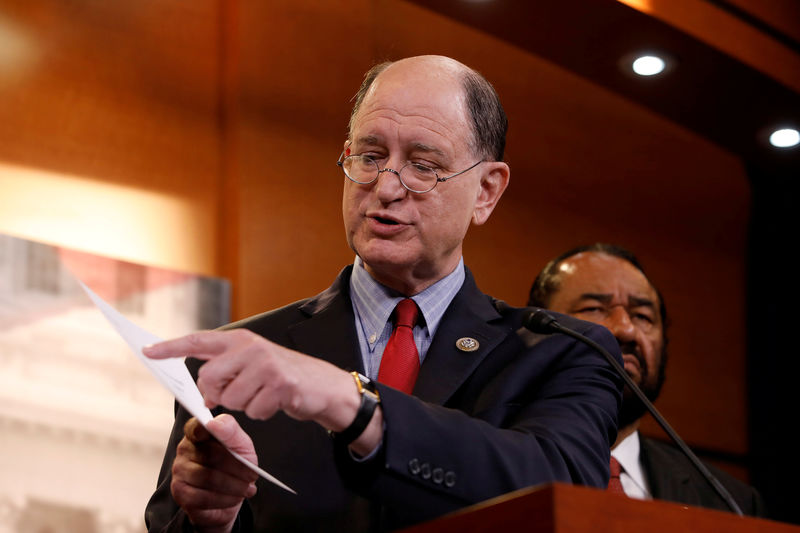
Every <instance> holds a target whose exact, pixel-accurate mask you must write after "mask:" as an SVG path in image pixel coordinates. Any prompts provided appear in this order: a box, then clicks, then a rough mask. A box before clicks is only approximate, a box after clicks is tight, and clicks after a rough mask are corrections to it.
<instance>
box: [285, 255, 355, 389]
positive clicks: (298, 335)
mask: <svg viewBox="0 0 800 533" xmlns="http://www.w3.org/2000/svg"><path fill="white" fill-rule="evenodd" d="M351 269H352V266H348V267H346V268H345V269H344V270H342V272H341V273H340V274H339V277H338V278H336V281H335V282H334V283H333V285H331V287H330V288H328V289H327V290H326V291H324V292H322V293H321V294H319V295H317V296H315V297H314V298H312V299H311V300H309V301H308V302H306V303H305V304H303V305H302V306H301V307H300V310H301V311H302V312H303V313H306V314H307V315H308V319H307V320H303V321H301V322H298V323H296V324H293V325H291V326H290V327H289V337H290V338H291V339H292V341H293V342H294V344H295V346H296V349H297V350H298V351H300V352H302V353H305V354H308V355H313V356H315V357H319V358H320V359H325V360H326V361H329V362H331V363H333V364H334V365H336V366H338V367H339V368H343V369H345V370H357V371H359V372H362V373H363V372H364V368H363V366H364V365H363V363H362V361H361V356H360V349H359V345H358V337H357V335H356V330H355V316H354V315H353V306H352V304H351V303H350V297H349V292H350V285H349V282H350V272H351Z"/></svg>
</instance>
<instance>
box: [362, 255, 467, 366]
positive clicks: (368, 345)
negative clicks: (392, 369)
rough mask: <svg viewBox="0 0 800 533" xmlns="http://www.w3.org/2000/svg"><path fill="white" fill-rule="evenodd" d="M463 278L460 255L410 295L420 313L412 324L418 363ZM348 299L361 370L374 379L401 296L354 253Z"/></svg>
mask: <svg viewBox="0 0 800 533" xmlns="http://www.w3.org/2000/svg"><path fill="white" fill-rule="evenodd" d="M464 278H465V274H464V258H463V257H462V258H461V259H460V260H459V262H458V266H456V268H455V269H454V270H453V272H451V273H450V274H448V275H447V276H445V277H444V278H442V279H440V280H439V281H437V282H436V283H434V284H433V285H431V286H430V287H428V288H427V289H425V290H424V291H422V292H420V293H419V294H415V295H414V296H412V297H411V298H412V299H413V300H414V301H415V302H416V304H417V306H418V307H419V309H420V314H421V316H420V318H419V319H417V325H416V326H414V342H415V343H416V345H417V351H418V352H419V362H420V365H421V364H422V362H423V361H424V360H425V355H426V354H427V353H428V347H430V345H431V340H432V339H433V336H434V335H435V334H436V328H437V327H438V326H439V322H440V321H441V320H442V315H444V312H445V309H447V306H448V305H450V302H451V301H452V300H453V297H454V296H455V295H456V293H457V292H458V291H459V289H461V285H463V283H464ZM350 298H351V300H352V302H353V311H354V313H355V317H356V331H357V332H358V342H359V345H360V347H361V360H362V361H363V363H364V371H365V372H366V375H367V376H368V377H369V378H370V379H377V377H378V369H379V368H380V366H381V356H383V350H384V348H386V344H387V343H388V342H389V337H391V335H392V323H391V321H390V320H389V319H390V317H391V314H392V311H394V308H395V306H397V303H398V302H399V301H400V300H402V299H404V298H405V296H403V295H402V294H399V293H398V292H397V291H395V290H393V289H390V288H388V287H385V286H383V285H381V284H380V283H378V282H377V281H375V279H374V278H373V277H372V276H370V275H369V273H368V272H367V271H366V269H365V268H364V262H363V261H362V260H361V258H360V257H358V256H356V260H355V263H354V265H353V274H352V276H350ZM421 319H422V320H421Z"/></svg>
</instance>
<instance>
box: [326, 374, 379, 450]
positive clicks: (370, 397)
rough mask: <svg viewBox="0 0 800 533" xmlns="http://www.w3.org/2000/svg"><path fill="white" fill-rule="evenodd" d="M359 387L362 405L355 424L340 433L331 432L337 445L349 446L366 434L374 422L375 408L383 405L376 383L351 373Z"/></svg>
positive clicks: (359, 407)
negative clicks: (370, 424) (365, 431)
mask: <svg viewBox="0 0 800 533" xmlns="http://www.w3.org/2000/svg"><path fill="white" fill-rule="evenodd" d="M350 374H352V375H353V379H354V380H355V382H356V387H358V393H359V394H360V395H361V405H359V406H358V412H356V417H355V419H353V422H352V423H351V424H350V425H349V426H347V427H346V428H345V429H343V430H342V431H340V432H339V433H336V432H333V431H330V432H329V433H330V435H331V437H332V438H333V439H334V441H336V443H337V444H342V445H345V446H347V445H349V444H350V443H351V442H353V441H354V440H356V439H357V438H358V437H360V436H361V434H362V433H364V430H365V429H367V426H368V425H369V421H370V420H372V415H373V413H375V408H376V407H378V404H379V403H381V397H380V395H379V394H378V390H377V389H376V388H375V383H373V381H372V380H371V379H369V378H368V377H366V376H362V375H361V374H359V373H358V372H350Z"/></svg>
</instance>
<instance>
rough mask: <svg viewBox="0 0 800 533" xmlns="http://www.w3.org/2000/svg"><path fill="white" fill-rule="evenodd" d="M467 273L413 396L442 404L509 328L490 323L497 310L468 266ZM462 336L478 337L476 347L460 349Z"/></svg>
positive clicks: (445, 318) (506, 333)
mask: <svg viewBox="0 0 800 533" xmlns="http://www.w3.org/2000/svg"><path fill="white" fill-rule="evenodd" d="M466 274H467V276H466V279H465V280H464V285H463V286H462V287H461V290H460V291H459V292H458V293H457V294H456V296H455V298H453V301H452V302H451V303H450V306H449V307H448V308H447V311H446V312H445V314H444V316H443V317H442V321H441V322H440V323H439V328H438V330H437V331H436V335H435V338H434V340H433V343H432V344H431V346H430V348H429V349H428V353H427V355H426V356H425V361H424V362H423V364H422V367H421V368H420V372H419V377H418V378H417V383H416V385H415V386H414V396H417V397H418V398H420V399H421V400H424V401H427V402H431V403H436V404H444V403H445V402H446V401H447V400H448V399H449V398H450V397H451V396H452V395H453V394H454V393H455V392H456V391H457V390H458V388H459V387H460V386H461V385H462V384H463V383H464V381H466V379H467V378H468V377H469V376H470V375H471V374H472V372H473V371H474V370H475V368H476V367H477V366H478V365H479V364H480V362H481V361H483V359H484V358H485V357H486V356H487V355H488V354H489V353H490V352H491V351H492V350H493V349H494V348H495V347H496V346H497V345H498V344H499V343H500V341H502V340H503V339H504V338H505V337H506V336H507V335H508V328H506V327H503V326H498V325H493V324H491V323H490V321H493V320H496V319H498V318H500V314H499V313H498V312H497V310H496V309H495V308H494V306H492V304H491V302H490V299H489V298H488V297H487V296H486V295H485V294H483V293H481V292H480V291H479V290H478V287H477V286H476V285H475V280H474V279H473V277H472V274H471V273H470V271H469V270H467V272H466ZM464 337H469V338H472V339H475V340H476V341H478V344H479V347H478V349H477V350H475V351H473V352H467V351H462V350H459V349H458V348H457V346H456V342H457V341H458V340H459V339H461V338H464Z"/></svg>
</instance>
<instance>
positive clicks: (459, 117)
mask: <svg viewBox="0 0 800 533" xmlns="http://www.w3.org/2000/svg"><path fill="white" fill-rule="evenodd" d="M506 129H507V122H506V117H505V113H504V111H503V109H502V106H501V105H500V102H499V99H498V97H497V95H496V93H495V91H494V89H493V88H492V86H491V85H490V84H489V82H487V81H486V80H485V79H484V78H483V77H482V76H481V75H479V74H478V73H477V72H475V71H474V70H472V69H470V68H468V67H466V66H465V65H463V64H461V63H459V62H457V61H455V60H452V59H450V58H446V57H440V56H422V57H413V58H408V59H404V60H400V61H397V62H394V63H385V64H381V65H378V66H377V67H374V68H373V69H372V70H370V71H369V72H368V73H367V74H366V76H365V79H364V82H363V84H362V86H361V88H360V90H359V91H358V94H357V95H356V98H355V105H354V107H353V110H352V114H351V119H350V127H349V134H348V138H347V139H346V141H345V142H344V145H343V151H342V153H341V155H340V157H339V161H338V165H339V166H340V167H341V170H343V171H344V176H343V179H344V193H343V200H342V213H343V217H344V226H345V233H346V236H347V241H348V244H349V245H350V247H351V248H352V249H353V251H354V252H355V254H356V259H355V261H354V264H353V265H352V266H348V267H347V268H345V269H344V270H343V271H342V272H341V273H340V274H339V276H338V277H337V279H336V280H335V281H334V283H333V285H332V286H331V287H330V288H328V289H327V290H326V291H324V292H323V293H321V294H319V295H317V296H314V297H312V298H308V299H305V300H301V301H299V302H296V303H293V304H291V305H288V306H286V307H284V308H281V309H277V310H274V311H271V312H267V313H264V314H262V315H258V316H255V317H251V318H249V319H246V320H243V321H241V322H239V323H236V324H232V325H230V326H229V327H227V328H225V330H224V331H211V332H200V333H195V334H192V335H189V336H187V337H183V338H180V339H175V340H171V341H167V342H164V343H161V344H157V345H155V346H153V347H151V348H149V349H147V350H146V352H145V353H146V355H147V356H149V357H153V358H164V357H180V356H189V359H188V360H187V364H188V365H189V368H190V370H191V371H192V372H193V373H196V375H197V384H198V388H199V389H200V391H201V392H202V394H203V396H204V398H205V400H206V403H207V404H208V405H209V406H210V407H217V411H216V412H217V413H220V414H219V415H218V416H217V417H216V418H215V419H214V420H213V421H212V422H211V423H209V428H210V429H211V430H212V431H213V433H214V435H215V436H216V437H217V438H218V439H220V440H221V441H222V442H224V443H225V444H226V445H227V446H229V447H230V448H231V449H233V450H235V451H237V452H238V453H240V454H241V455H243V456H245V457H247V458H249V459H251V460H253V461H257V462H258V463H259V464H260V466H262V467H263V468H264V469H266V470H268V471H269V472H271V473H272V474H274V475H276V476H277V477H278V478H279V479H282V480H283V481H285V482H286V483H287V484H289V485H291V486H292V487H293V488H294V489H296V490H297V493H298V494H297V495H296V496H295V495H291V494H288V493H286V492H284V491H282V490H281V489H279V488H277V487H274V486H272V485H269V484H261V482H260V481H259V482H256V478H255V475H254V474H252V472H251V471H250V470H248V469H246V468H245V467H244V466H243V465H241V464H240V463H239V462H238V461H236V460H235V459H234V458H233V457H232V456H231V455H230V454H228V452H227V451H225V449H224V448H223V447H221V445H220V444H219V443H218V442H217V441H216V440H215V439H214V438H212V437H210V434H209V432H208V431H207V430H206V429H205V428H203V427H202V426H201V425H199V423H198V422H197V421H196V420H194V419H190V418H189V415H188V414H187V413H186V412H185V411H184V410H183V409H181V408H178V409H177V414H176V421H175V427H174V428H173V432H172V436H171V438H170V441H169V444H168V449H167V453H166V457H165V459H164V465H163V467H162V471H161V474H160V476H159V486H158V489H157V491H156V493H155V494H154V495H153V497H152V499H151V500H150V502H149V504H148V507H147V511H146V521H147V524H148V528H149V531H209V532H212V531H213V532H227V531H340V530H341V531H344V530H347V531H383V530H391V529H396V528H398V527H402V526H405V525H409V524H412V523H415V522H419V521H423V520H427V519H430V518H433V517H436V516H438V515H441V514H444V513H446V512H449V511H452V510H454V509H458V508H459V507H463V506H466V505H469V504H471V503H475V502H479V501H482V500H485V499H487V498H490V497H493V496H497V495H500V494H503V493H506V492H509V491H512V490H515V489H519V488H522V487H526V486H530V485H535V484H540V483H546V482H552V481H562V482H568V483H579V484H585V485H591V486H595V487H605V486H606V483H607V481H608V458H609V451H608V450H609V446H610V445H611V443H613V441H614V439H615V437H616V418H617V409H618V404H619V401H620V397H621V395H620V391H621V380H620V379H619V378H618V377H617V376H616V375H615V374H614V372H613V369H612V368H611V367H610V365H608V363H607V362H606V361H604V359H603V357H602V356H600V355H598V354H596V353H594V352H593V351H591V350H589V349H587V348H585V347H584V346H583V345H582V344H580V343H577V342H576V341H573V340H572V339H570V338H567V337H565V336H562V335H549V336H542V335H535V334H533V333H530V332H527V331H526V330H522V329H521V325H522V318H523V314H524V310H522V309H515V308H511V307H509V306H507V305H505V304H504V303H502V302H499V301H496V300H494V299H492V298H491V297H489V296H487V295H485V294H483V293H481V292H480V291H479V290H478V288H477V286H476V284H475V281H474V279H473V278H472V275H471V274H470V272H469V270H467V269H466V268H465V267H464V263H463V259H462V243H463V240H464V236H465V234H466V232H467V229H468V227H469V226H470V224H475V225H480V224H483V223H485V222H486V221H487V219H488V218H489V215H490V214H491V213H492V211H493V209H494V208H495V206H496V205H497V202H498V201H499V199H500V197H501V195H502V194H503V191H504V190H505V189H506V186H507V185H508V181H509V176H510V172H509V167H508V165H506V163H504V162H503V151H504V147H505V134H506ZM318 178H319V179H324V178H325V177H324V176H321V177H318ZM569 323H570V325H571V326H572V327H574V328H576V329H578V330H580V331H581V332H583V333H584V334H586V335H589V336H591V337H593V338H594V339H595V340H597V341H598V342H601V343H602V344H603V345H604V346H605V347H606V348H607V349H608V350H610V351H612V352H614V353H616V354H617V356H618V357H619V355H618V354H619V349H618V347H617V344H616V342H615V341H614V338H613V337H612V336H611V335H610V334H609V333H608V331H606V330H605V329H604V328H601V327H598V326H595V325H592V324H589V323H584V322H580V321H570V322H569ZM620 361H621V359H620ZM223 413H224V414H223Z"/></svg>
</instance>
